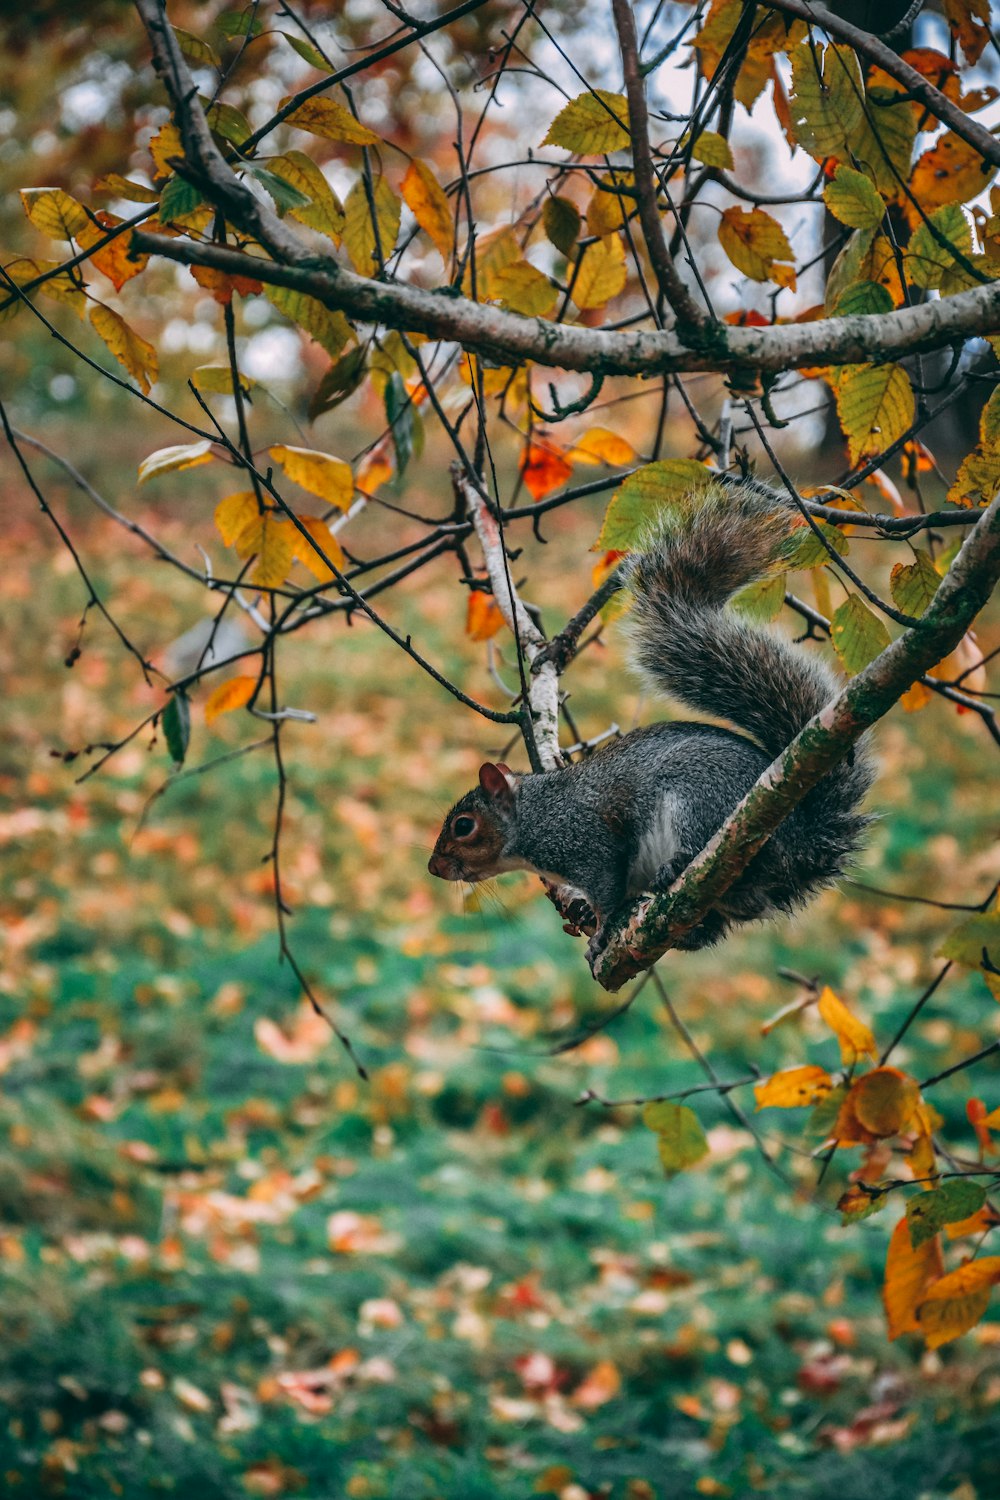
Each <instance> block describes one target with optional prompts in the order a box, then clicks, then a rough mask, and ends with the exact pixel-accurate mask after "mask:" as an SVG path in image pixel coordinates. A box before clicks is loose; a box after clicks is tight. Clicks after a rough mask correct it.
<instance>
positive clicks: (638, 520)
mask: <svg viewBox="0 0 1000 1500" xmlns="http://www.w3.org/2000/svg"><path fill="white" fill-rule="evenodd" d="M712 477H713V476H712V475H711V473H710V472H709V471H708V469H706V468H705V465H704V464H700V463H698V461H697V459H694V458H665V459H659V460H658V461H657V462H656V463H652V464H645V465H644V466H643V467H642V468H641V469H636V471H635V473H634V474H630V475H629V476H628V478H627V479H625V480H623V482H622V483H621V484H620V485H619V486H618V488H617V489H616V490H615V492H614V494H613V495H612V496H611V502H610V504H609V505H608V508H607V511H606V512H605V515H604V524H603V526H602V527H601V534H600V536H599V537H598V538H597V541H596V542H595V543H594V546H593V549H592V550H593V551H595V552H628V551H629V550H630V549H631V548H632V547H634V546H635V543H636V541H637V540H638V539H639V537H640V536H641V535H642V533H643V532H644V531H646V530H647V528H648V527H649V524H650V522H651V521H652V520H653V519H654V517H655V516H656V514H657V511H658V509H659V508H660V507H661V506H665V505H670V504H676V503H677V502H683V501H684V500H687V499H689V498H690V496H692V495H694V494H697V492H698V491H699V490H703V489H705V488H706V487H707V486H708V485H709V484H711V483H712Z"/></svg>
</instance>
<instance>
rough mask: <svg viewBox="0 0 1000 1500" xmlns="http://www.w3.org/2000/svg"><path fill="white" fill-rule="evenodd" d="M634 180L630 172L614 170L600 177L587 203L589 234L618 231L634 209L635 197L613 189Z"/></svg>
mask: <svg viewBox="0 0 1000 1500" xmlns="http://www.w3.org/2000/svg"><path fill="white" fill-rule="evenodd" d="M634 182H635V178H634V176H633V174H632V173H631V172H614V173H610V174H605V176H603V177H602V178H601V180H600V182H599V183H598V184H597V186H596V187H595V189H594V191H593V192H592V193H591V195H590V200H589V202H588V204H587V228H588V230H589V231H590V233H591V234H596V235H601V236H603V235H606V234H616V233H618V231H619V230H620V229H621V227H622V225H623V223H624V222H625V219H626V217H627V215H628V214H629V213H630V212H631V211H632V210H634V208H635V199H634V198H630V197H626V196H625V194H624V193H622V192H615V191H614V190H615V189H616V188H625V187H631V186H632V185H633V183H634ZM550 201H551V200H550Z"/></svg>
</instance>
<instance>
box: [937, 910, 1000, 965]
mask: <svg viewBox="0 0 1000 1500" xmlns="http://www.w3.org/2000/svg"><path fill="white" fill-rule="evenodd" d="M938 955H939V957H941V958H951V959H953V960H954V961H955V963H958V964H965V966H966V967H967V968H969V969H981V968H982V967H983V957H984V955H985V957H986V958H987V959H988V960H989V962H990V963H991V964H993V965H995V966H996V968H998V969H1000V911H988V912H979V913H977V914H976V915H975V916H974V917H969V918H968V919H967V920H966V921H965V922H962V923H961V925H960V926H958V927H956V928H955V930H954V931H953V932H950V933H949V934H948V936H947V937H946V938H945V940H944V942H943V943H942V944H941V946H940V948H939V949H938Z"/></svg>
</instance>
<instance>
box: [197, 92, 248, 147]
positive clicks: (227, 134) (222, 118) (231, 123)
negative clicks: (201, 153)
mask: <svg viewBox="0 0 1000 1500" xmlns="http://www.w3.org/2000/svg"><path fill="white" fill-rule="evenodd" d="M199 103H200V104H201V107H202V109H203V110H204V111H205V119H206V120H207V121H208V128H209V130H211V131H213V132H214V133H215V135H221V137H222V139H223V140H224V141H229V143H230V145H232V146H240V145H242V144H243V142H244V141H245V140H246V138H247V136H249V135H252V134H253V132H252V131H251V129H250V121H249V120H248V119H247V117H246V115H245V114H243V112H242V111H241V110H238V109H237V108H236V107H235V105H232V104H221V103H220V102H219V101H218V100H216V101H215V103H214V104H213V102H212V100H211V99H205V98H204V97H202V96H201V95H199Z"/></svg>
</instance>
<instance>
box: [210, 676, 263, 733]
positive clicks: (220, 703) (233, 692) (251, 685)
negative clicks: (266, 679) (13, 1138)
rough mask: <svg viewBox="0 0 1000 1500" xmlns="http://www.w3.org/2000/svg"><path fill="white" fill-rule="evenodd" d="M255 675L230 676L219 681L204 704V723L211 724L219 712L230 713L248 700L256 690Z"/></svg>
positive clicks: (256, 680) (241, 706)
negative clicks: (223, 680)
mask: <svg viewBox="0 0 1000 1500" xmlns="http://www.w3.org/2000/svg"><path fill="white" fill-rule="evenodd" d="M257 683H258V679H257V678H256V677H230V678H229V679H228V680H227V681H226V682H220V684H219V686H218V687H217V688H216V689H215V691H214V693H212V695H211V697H210V698H209V699H208V701H207V702H206V704H205V723H206V724H212V723H214V722H215V720H216V719H217V718H218V717H219V715H220V714H230V713H232V712H233V710H234V709H237V708H243V706H244V705H245V704H247V703H249V702H250V699H251V698H252V697H253V695H254V693H255V692H256V690H257Z"/></svg>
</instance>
